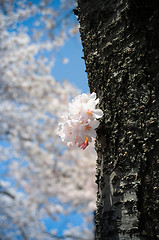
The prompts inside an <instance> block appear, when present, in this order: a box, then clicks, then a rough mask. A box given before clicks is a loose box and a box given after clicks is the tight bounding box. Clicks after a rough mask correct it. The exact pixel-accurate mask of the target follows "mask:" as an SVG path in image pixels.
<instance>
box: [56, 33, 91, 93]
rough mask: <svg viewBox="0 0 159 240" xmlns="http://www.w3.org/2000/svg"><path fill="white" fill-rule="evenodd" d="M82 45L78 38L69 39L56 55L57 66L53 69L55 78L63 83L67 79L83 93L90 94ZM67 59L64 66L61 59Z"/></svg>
mask: <svg viewBox="0 0 159 240" xmlns="http://www.w3.org/2000/svg"><path fill="white" fill-rule="evenodd" d="M83 55H84V54H83V51H82V44H81V41H80V40H79V38H77V36H75V37H73V38H71V39H69V40H68V41H67V42H66V44H65V45H64V47H62V48H61V49H60V51H59V52H57V53H56V54H55V59H56V61H55V65H54V68H53V76H54V77H55V79H56V80H58V81H62V80H63V79H67V80H68V81H69V82H71V83H72V84H74V85H75V86H77V87H78V88H79V89H81V90H82V92H86V93H88V92H89V87H88V80H87V74H86V72H85V63H84V60H83V59H82V58H81V57H83ZM63 57H66V58H68V59H69V62H68V63H67V64H63V63H62V61H61V59H62V58H63Z"/></svg>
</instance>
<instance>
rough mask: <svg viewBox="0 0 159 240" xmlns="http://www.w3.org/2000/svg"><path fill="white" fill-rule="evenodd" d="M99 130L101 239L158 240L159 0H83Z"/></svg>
mask: <svg viewBox="0 0 159 240" xmlns="http://www.w3.org/2000/svg"><path fill="white" fill-rule="evenodd" d="M76 13H77V14H78V19H79V22H80V33H81V39H82V44H83V51H84V59H85V63H86V72H87V75H88V80H89V87H90V91H91V92H96V93H97V96H98V97H99V98H100V104H99V106H100V108H101V109H102V110H103V111H104V117H103V119H102V120H101V125H100V128H99V129H98V130H97V134H98V137H97V141H96V150H97V153H98V159H97V175H96V177H97V178H96V179H97V180H96V181H97V184H98V193H97V211H96V218H95V221H96V239H97V240H107V239H108V240H117V239H122V240H124V239H126V240H127V239H143V240H145V239H147V240H153V239H154V240H156V239H159V176H158V175H159V158H158V156H159V126H158V122H159V0H157V1H155V0H145V1H143V0H125V1H123V0H78V7H77V10H76Z"/></svg>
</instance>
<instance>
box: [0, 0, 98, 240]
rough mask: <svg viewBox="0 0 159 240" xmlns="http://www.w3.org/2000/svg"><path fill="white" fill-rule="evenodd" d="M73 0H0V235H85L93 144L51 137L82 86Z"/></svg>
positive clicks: (89, 233) (37, 238) (6, 239)
mask: <svg viewBox="0 0 159 240" xmlns="http://www.w3.org/2000/svg"><path fill="white" fill-rule="evenodd" d="M74 8H76V1H74V0H61V1H60V0H37V1H36V0H32V1H27V0H0V226H1V227H0V239H2V240H14V239H19V240H23V239H24V240H50V239H66V240H74V239H79V240H93V239H94V214H93V213H94V210H95V200H96V185H95V159H96V153H95V150H94V147H93V145H90V146H89V147H88V148H87V149H86V150H84V151H82V150H80V149H68V148H67V147H66V146H65V144H63V143H62V142H61V139H60V137H59V136H58V135H57V125H58V122H59V119H60V116H61V114H62V113H63V112H65V111H67V107H68V101H69V100H70V99H71V98H72V97H75V96H76V95H78V94H79V93H81V92H86V93H87V92H89V89H88V85H87V76H86V73H85V65H84V60H82V59H81V57H82V56H83V53H82V46H81V42H80V35H79V24H78V21H77V18H76V16H75V15H74V13H73V9H74Z"/></svg>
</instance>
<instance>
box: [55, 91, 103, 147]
mask: <svg viewBox="0 0 159 240" xmlns="http://www.w3.org/2000/svg"><path fill="white" fill-rule="evenodd" d="M98 103H99V99H96V93H94V92H93V93H92V94H90V95H88V94H85V93H83V94H81V95H79V96H77V97H75V99H73V100H72V101H71V102H70V103H69V107H68V113H67V114H66V113H65V115H63V117H62V122H60V123H59V125H58V135H59V136H61V139H62V141H64V142H66V143H67V145H68V146H69V147H70V146H71V147H72V146H74V145H76V144H77V146H78V147H80V148H81V149H83V150H84V149H85V148H86V147H87V146H88V145H89V143H90V142H92V139H93V138H95V137H96V131H95V129H96V128H97V127H98V126H99V121H98V120H97V119H99V118H101V117H102V116H103V112H102V110H101V109H96V105H97V104H98Z"/></svg>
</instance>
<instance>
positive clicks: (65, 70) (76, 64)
mask: <svg viewBox="0 0 159 240" xmlns="http://www.w3.org/2000/svg"><path fill="white" fill-rule="evenodd" d="M33 2H34V3H39V0H33ZM58 3H59V0H54V1H52V5H53V6H54V7H55V8H57V6H58ZM32 21H33V20H31V21H28V22H27V21H26V24H27V23H28V24H32ZM28 27H30V26H29V25H28ZM54 57H55V64H54V67H53V70H52V73H53V77H55V79H56V80H57V81H60V82H62V81H63V80H65V79H66V80H68V81H69V82H70V83H72V84H73V85H75V86H76V87H77V88H78V89H80V90H81V91H82V92H85V93H88V92H89V87H88V80H87V74H86V72H85V63H84V60H83V59H82V58H81V57H83V52H82V44H81V41H80V38H79V35H78V36H74V37H72V38H70V39H68V40H67V41H66V42H65V45H64V46H63V47H61V48H60V49H59V51H57V52H54ZM63 58H68V59H69V62H68V63H67V64H63V63H62V59H63ZM6 144H7V143H5V142H4V143H3V142H2V141H1V145H6ZM1 167H2V166H1ZM68 222H72V223H73V225H74V226H77V225H79V224H81V222H82V217H81V215H80V214H77V213H76V212H73V213H71V214H69V215H68V216H61V218H60V220H59V221H57V222H52V221H50V220H46V221H45V223H46V224H47V227H48V230H50V229H51V228H52V227H55V228H58V230H59V235H62V231H63V230H64V229H66V228H67V223H68Z"/></svg>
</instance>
